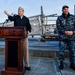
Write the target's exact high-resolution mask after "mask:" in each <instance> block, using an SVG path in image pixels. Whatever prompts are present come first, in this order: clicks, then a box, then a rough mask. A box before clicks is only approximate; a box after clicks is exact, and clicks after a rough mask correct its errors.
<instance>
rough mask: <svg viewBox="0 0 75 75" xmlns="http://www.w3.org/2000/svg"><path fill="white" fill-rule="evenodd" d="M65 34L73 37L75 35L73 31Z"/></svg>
mask: <svg viewBox="0 0 75 75" xmlns="http://www.w3.org/2000/svg"><path fill="white" fill-rule="evenodd" d="M65 34H66V35H68V36H72V35H73V31H65Z"/></svg>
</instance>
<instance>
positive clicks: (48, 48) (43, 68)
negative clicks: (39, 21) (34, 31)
mask: <svg viewBox="0 0 75 75" xmlns="http://www.w3.org/2000/svg"><path fill="white" fill-rule="evenodd" d="M0 45H2V46H0V72H1V70H2V69H3V68H4V65H5V63H4V62H5V56H4V41H3V40H2V41H1V43H0ZM58 45H59V42H58V41H45V42H41V41H40V38H35V37H34V38H31V37H30V38H29V51H30V66H31V69H32V70H31V71H30V72H29V71H26V73H25V75H75V71H74V70H71V69H70V68H69V59H68V58H67V57H66V60H65V61H64V66H65V68H64V70H59V68H58V66H59V61H58V51H59V47H58Z"/></svg>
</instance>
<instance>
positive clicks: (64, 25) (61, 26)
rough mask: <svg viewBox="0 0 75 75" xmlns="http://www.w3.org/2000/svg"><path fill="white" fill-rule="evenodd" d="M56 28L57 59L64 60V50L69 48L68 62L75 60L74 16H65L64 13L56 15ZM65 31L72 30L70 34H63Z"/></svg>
mask: <svg viewBox="0 0 75 75" xmlns="http://www.w3.org/2000/svg"><path fill="white" fill-rule="evenodd" d="M56 26H57V30H58V34H59V40H60V42H59V47H60V51H59V59H60V60H64V52H65V50H66V49H68V50H69V54H70V55H69V56H70V62H74V61H75V44H74V41H75V16H74V15H71V14H68V16H67V17H65V15H64V14H62V15H61V16H59V17H58V19H57V23H56ZM65 31H73V33H74V34H73V35H72V36H68V35H66V34H65Z"/></svg>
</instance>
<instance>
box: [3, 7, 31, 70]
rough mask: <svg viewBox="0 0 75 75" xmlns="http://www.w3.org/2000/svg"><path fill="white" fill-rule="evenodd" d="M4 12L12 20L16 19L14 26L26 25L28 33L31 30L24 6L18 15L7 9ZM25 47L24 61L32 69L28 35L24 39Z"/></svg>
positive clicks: (28, 68)
mask: <svg viewBox="0 0 75 75" xmlns="http://www.w3.org/2000/svg"><path fill="white" fill-rule="evenodd" d="M4 13H5V14H6V15H7V16H8V18H9V20H10V21H14V26H25V27H26V35H28V34H29V33H30V32H31V25H30V23H29V19H28V18H27V17H26V16H24V9H23V8H22V7H19V8H18V15H15V16H11V15H10V14H9V13H8V12H7V11H4ZM23 48H24V62H25V69H26V70H28V71H30V70H31V68H30V65H29V51H28V37H27V38H25V39H23Z"/></svg>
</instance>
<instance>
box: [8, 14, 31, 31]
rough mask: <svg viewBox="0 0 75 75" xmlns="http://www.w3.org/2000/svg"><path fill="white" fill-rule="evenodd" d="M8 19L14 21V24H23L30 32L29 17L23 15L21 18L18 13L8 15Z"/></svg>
mask: <svg viewBox="0 0 75 75" xmlns="http://www.w3.org/2000/svg"><path fill="white" fill-rule="evenodd" d="M8 18H9V20H10V21H14V26H25V27H26V30H27V31H29V32H31V25H30V23H29V19H28V18H27V17H25V16H23V18H22V19H21V18H20V16H19V15H15V16H9V17H8Z"/></svg>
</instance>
